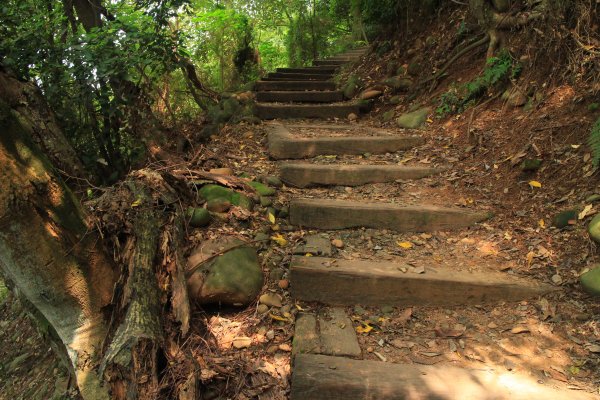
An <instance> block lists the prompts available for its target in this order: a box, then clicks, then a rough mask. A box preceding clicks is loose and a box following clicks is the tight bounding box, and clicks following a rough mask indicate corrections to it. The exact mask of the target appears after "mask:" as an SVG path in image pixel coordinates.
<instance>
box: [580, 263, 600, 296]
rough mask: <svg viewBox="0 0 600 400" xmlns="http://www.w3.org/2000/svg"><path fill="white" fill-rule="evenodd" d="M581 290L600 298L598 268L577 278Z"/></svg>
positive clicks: (599, 268) (599, 270)
mask: <svg viewBox="0 0 600 400" xmlns="http://www.w3.org/2000/svg"><path fill="white" fill-rule="evenodd" d="M579 282H581V286H583V289H584V290H585V291H586V292H588V293H589V294H591V295H594V296H600V267H598V266H597V267H596V268H594V269H591V270H589V271H588V272H586V273H584V274H582V275H581V276H580V277H579Z"/></svg>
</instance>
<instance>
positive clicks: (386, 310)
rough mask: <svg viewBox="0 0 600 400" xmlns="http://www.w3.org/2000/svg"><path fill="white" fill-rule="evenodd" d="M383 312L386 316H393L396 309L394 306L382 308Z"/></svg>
mask: <svg viewBox="0 0 600 400" xmlns="http://www.w3.org/2000/svg"><path fill="white" fill-rule="evenodd" d="M381 312H382V313H384V314H391V313H393V312H394V307H392V306H382V307H381Z"/></svg>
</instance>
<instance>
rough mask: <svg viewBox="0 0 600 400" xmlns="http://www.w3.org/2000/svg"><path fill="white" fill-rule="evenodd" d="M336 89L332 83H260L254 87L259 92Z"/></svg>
mask: <svg viewBox="0 0 600 400" xmlns="http://www.w3.org/2000/svg"><path fill="white" fill-rule="evenodd" d="M335 89H336V88H335V83H334V82H330V81H258V82H256V85H255V86H254V90H255V91H257V92H261V91H262V92H266V91H289V90H292V91H299V90H335Z"/></svg>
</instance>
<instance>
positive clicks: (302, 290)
mask: <svg viewBox="0 0 600 400" xmlns="http://www.w3.org/2000/svg"><path fill="white" fill-rule="evenodd" d="M290 271H291V278H290V281H291V295H292V297H293V298H294V299H296V300H302V301H317V302H320V303H323V304H329V305H355V304H361V305H377V306H382V305H392V306H398V307H409V306H415V305H418V306H444V307H451V306H457V305H477V304H485V303H491V302H498V301H514V302H516V301H521V300H524V299H529V298H535V297H537V296H540V295H542V294H544V293H549V292H551V291H553V290H555V289H554V287H552V286H548V285H544V284H541V283H539V282H534V281H530V280H528V279H523V278H517V277H514V276H510V275H508V274H504V273H501V272H494V271H484V272H471V273H469V272H464V271H462V272H457V271H455V270H452V269H449V268H434V267H426V268H425V272H424V273H416V272H411V271H410V270H408V271H407V268H406V265H405V264H397V263H392V262H374V261H359V260H341V259H333V258H325V257H303V256H294V257H293V258H292V262H291V264H290ZM403 271H406V272H403Z"/></svg>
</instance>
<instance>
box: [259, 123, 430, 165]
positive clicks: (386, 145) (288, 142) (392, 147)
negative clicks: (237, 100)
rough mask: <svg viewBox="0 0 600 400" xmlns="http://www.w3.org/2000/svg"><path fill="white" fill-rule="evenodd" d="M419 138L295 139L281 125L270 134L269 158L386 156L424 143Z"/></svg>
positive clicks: (346, 137) (352, 137)
mask: <svg viewBox="0 0 600 400" xmlns="http://www.w3.org/2000/svg"><path fill="white" fill-rule="evenodd" d="M423 142H424V140H423V138H422V137H420V136H395V135H394V136H345V137H312V138H295V137H293V136H292V135H290V134H289V131H288V130H287V129H286V128H285V127H283V126H282V125H274V126H272V127H271V131H270V132H269V155H270V156H271V158H273V159H279V160H282V159H298V158H310V157H316V156H319V155H331V154H336V155H342V154H364V153H371V154H385V153H394V152H397V151H400V150H407V149H411V148H413V147H415V146H419V145H421V144H423Z"/></svg>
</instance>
